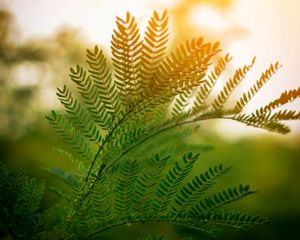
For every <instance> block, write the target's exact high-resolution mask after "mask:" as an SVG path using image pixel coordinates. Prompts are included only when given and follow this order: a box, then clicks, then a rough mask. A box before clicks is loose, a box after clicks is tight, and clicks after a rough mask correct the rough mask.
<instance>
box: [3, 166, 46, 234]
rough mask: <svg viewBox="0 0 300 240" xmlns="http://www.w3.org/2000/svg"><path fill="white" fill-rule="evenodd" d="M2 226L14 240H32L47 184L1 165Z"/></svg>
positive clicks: (36, 228)
mask: <svg viewBox="0 0 300 240" xmlns="http://www.w3.org/2000/svg"><path fill="white" fill-rule="evenodd" d="M0 176H1V179H0V191H1V195H0V226H1V228H2V230H4V231H7V232H8V233H9V234H10V235H11V237H12V238H13V239H24V240H25V239H32V238H33V237H34V235H35V234H36V233H37V232H38V230H39V229H38V227H37V226H36V223H35V221H36V219H37V217H38V210H39V207H40V202H41V199H42V197H43V194H44V189H45V184H44V183H43V182H38V181H37V180H36V179H33V178H32V179H29V178H28V177H26V176H25V175H24V173H17V174H16V173H13V172H11V171H9V170H7V169H6V167H5V166H4V164H3V163H0Z"/></svg>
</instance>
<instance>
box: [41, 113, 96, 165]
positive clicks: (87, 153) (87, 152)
mask: <svg viewBox="0 0 300 240" xmlns="http://www.w3.org/2000/svg"><path fill="white" fill-rule="evenodd" d="M51 113H52V115H51V116H47V117H46V118H47V120H48V121H49V123H50V125H52V126H53V128H54V131H55V132H56V133H57V134H59V135H61V136H62V137H63V138H64V139H65V140H66V141H67V142H68V143H69V144H70V145H71V147H72V148H73V149H74V150H75V151H76V152H77V153H78V154H79V155H80V156H81V157H82V158H83V159H84V160H91V159H92V157H93V150H92V146H90V145H89V144H88V143H87V141H86V139H85V138H84V137H83V136H82V135H81V134H80V132H79V131H78V130H76V129H75V128H74V126H73V125H72V123H70V122H69V121H68V120H67V119H66V118H65V117H64V116H62V115H60V114H57V113H56V112H55V111H52V112H51Z"/></svg>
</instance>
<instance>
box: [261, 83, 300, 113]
mask: <svg viewBox="0 0 300 240" xmlns="http://www.w3.org/2000/svg"><path fill="white" fill-rule="evenodd" d="M299 97H300V88H298V89H292V90H289V91H285V92H283V93H282V94H281V95H280V97H279V98H277V99H275V100H273V101H271V102H270V103H268V104H267V105H266V106H263V107H261V108H259V109H258V110H256V114H257V115H263V114H266V113H268V112H271V111H273V110H275V109H276V108H279V107H281V106H283V105H285V104H287V103H290V102H293V101H294V100H296V99H298V98H299Z"/></svg>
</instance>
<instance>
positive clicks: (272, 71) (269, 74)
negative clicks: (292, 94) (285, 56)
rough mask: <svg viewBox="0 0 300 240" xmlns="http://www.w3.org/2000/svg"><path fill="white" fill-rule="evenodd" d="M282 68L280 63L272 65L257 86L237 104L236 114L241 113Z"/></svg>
mask: <svg viewBox="0 0 300 240" xmlns="http://www.w3.org/2000/svg"><path fill="white" fill-rule="evenodd" d="M280 68H281V65H280V64H279V62H276V63H275V64H271V65H270V67H269V68H268V69H267V70H266V71H265V72H263V73H262V75H261V77H260V78H259V79H258V80H257V81H256V82H255V84H254V85H253V86H252V87H251V88H250V89H249V91H248V92H246V93H244V94H243V96H242V97H241V98H240V99H239V100H238V101H237V102H236V104H235V107H234V110H235V112H236V113H238V112H240V111H241V110H242V109H243V108H244V107H245V105H246V104H247V103H248V102H249V101H250V100H251V99H252V98H253V97H254V95H255V94H256V93H257V92H258V91H259V90H260V89H261V88H262V87H263V86H264V84H265V83H266V82H268V80H270V79H271V77H272V76H273V75H274V74H275V73H276V72H277V71H278V70H279V69H280Z"/></svg>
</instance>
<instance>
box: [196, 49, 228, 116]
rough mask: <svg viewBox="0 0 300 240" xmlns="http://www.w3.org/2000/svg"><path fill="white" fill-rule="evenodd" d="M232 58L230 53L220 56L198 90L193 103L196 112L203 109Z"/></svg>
mask: <svg viewBox="0 0 300 240" xmlns="http://www.w3.org/2000/svg"><path fill="white" fill-rule="evenodd" d="M231 59H232V57H231V56H229V54H228V53H227V54H226V55H225V56H224V57H222V58H220V59H219V60H218V63H217V65H216V66H215V67H214V69H213V70H212V71H211V72H210V73H209V74H208V76H207V77H206V78H205V82H204V83H203V84H202V85H200V87H199V89H198V90H197V94H196V97H195V101H194V104H193V112H194V113H198V112H200V111H202V109H203V107H204V103H205V101H206V99H207V97H208V96H209V94H210V93H211V91H212V89H213V87H214V86H215V84H216V83H217V80H218V78H219V77H220V76H221V74H222V72H224V71H225V69H226V66H227V65H228V63H229V62H230V61H231Z"/></svg>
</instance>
